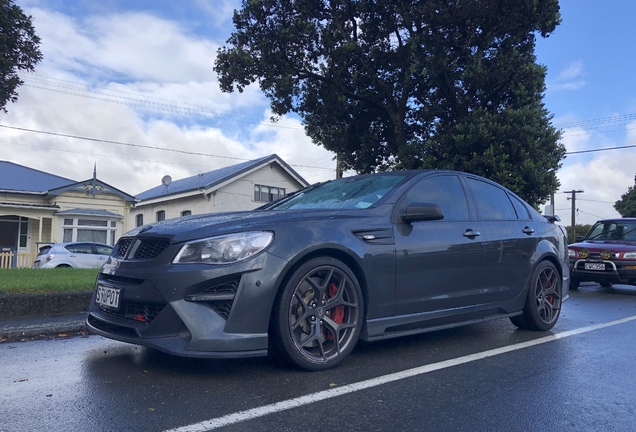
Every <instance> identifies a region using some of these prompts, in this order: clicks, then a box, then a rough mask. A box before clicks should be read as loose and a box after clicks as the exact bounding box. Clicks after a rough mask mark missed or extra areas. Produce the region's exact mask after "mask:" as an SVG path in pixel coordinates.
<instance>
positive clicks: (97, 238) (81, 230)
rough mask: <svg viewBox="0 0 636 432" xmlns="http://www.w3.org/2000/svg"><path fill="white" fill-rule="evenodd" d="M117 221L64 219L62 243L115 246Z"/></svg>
mask: <svg viewBox="0 0 636 432" xmlns="http://www.w3.org/2000/svg"><path fill="white" fill-rule="evenodd" d="M116 235H117V221H116V220H108V219H82V218H76V219H64V224H63V226H62V241H63V242H65V243H66V242H98V243H105V244H109V245H114V244H115V237H116Z"/></svg>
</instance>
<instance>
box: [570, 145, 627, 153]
mask: <svg viewBox="0 0 636 432" xmlns="http://www.w3.org/2000/svg"><path fill="white" fill-rule="evenodd" d="M634 147H636V144H631V145H626V146H616V147H604V148H600V149H592V150H579V151H572V152H565V154H566V155H573V154H581V153H595V152H601V151H608V150H621V149H626V148H634Z"/></svg>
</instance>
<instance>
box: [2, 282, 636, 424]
mask: <svg viewBox="0 0 636 432" xmlns="http://www.w3.org/2000/svg"><path fill="white" fill-rule="evenodd" d="M630 317H631V318H632V319H629V318H630ZM635 317H636V288H634V287H626V286H623V287H615V288H613V289H604V288H601V287H600V286H598V285H583V286H581V288H580V290H579V291H578V292H573V293H572V295H571V298H570V300H568V301H567V302H566V303H565V304H564V308H563V312H562V315H561V318H560V320H559V323H558V324H557V326H556V327H555V329H554V331H553V332H551V333H547V334H546V333H535V332H528V331H520V330H516V329H515V327H514V326H513V325H512V324H511V323H510V322H509V321H508V320H498V321H492V322H488V323H482V324H477V325H472V326H467V327H462V328H458V329H452V330H446V331H439V332H434V333H427V334H423V335H419V336H413V337H407V338H400V339H394V340H389V341H383V342H378V343H373V344H360V345H359V346H358V347H357V348H356V350H355V351H354V353H353V355H352V356H351V357H350V358H349V359H348V360H347V361H345V362H344V364H342V365H341V366H340V367H338V368H336V369H334V370H330V371H325V372H318V373H307V372H299V371H296V370H291V369H288V368H286V367H284V366H281V365H279V364H278V363H277V362H275V361H272V360H270V359H267V358H261V359H248V360H232V361H212V360H193V359H184V358H179V357H172V356H169V355H166V354H162V353H159V352H157V351H154V350H150V349H146V348H142V347H137V346H134V345H127V344H123V343H119V342H114V341H110V340H107V339H104V338H101V337H99V336H90V337H74V338H70V339H58V340H45V341H31V342H16V343H8V344H6V343H5V344H0V431H35V430H42V431H44V430H46V431H164V430H171V429H175V428H180V427H184V426H188V425H193V424H194V425H195V427H193V428H190V429H187V428H186V429H184V430H206V429H205V428H203V429H201V427H203V426H209V425H211V424H212V423H205V424H203V426H202V425H201V424H200V423H201V422H206V421H209V420H213V419H218V418H219V417H223V416H227V415H231V414H234V413H238V412H241V411H245V410H252V409H255V411H252V412H251V413H252V415H253V416H254V418H251V419H244V418H242V417H241V416H240V415H239V416H238V417H232V418H231V420H232V421H235V422H234V423H231V424H229V425H226V426H223V427H221V428H219V429H218V430H222V431H274V430H276V431H300V432H304V431H333V432H335V431H365V432H370V431H394V430H396V431H397V430H399V431H449V430H456V431H504V430H505V431H538V430H541V431H630V432H631V431H635V430H636V367H635V365H636V319H633V318H635ZM622 318H628V319H627V320H624V321H623V322H615V321H616V320H619V319H622ZM603 323H609V325H607V326H604V327H603V326H601V327H599V326H597V327H594V326H595V325H599V324H603ZM550 334H555V335H560V336H562V337H561V338H546V336H548V335H550ZM528 341H534V342H540V343H537V344H536V345H533V346H527V347H525V348H522V349H516V348H515V347H512V346H513V345H514V344H519V343H523V342H528ZM510 347H512V348H510ZM498 348H504V349H503V350H501V351H502V352H499V351H494V352H493V351H491V350H495V349H498ZM482 352H485V354H484V358H481V359H474V358H472V357H466V356H470V355H473V354H476V353H482ZM440 362H445V363H440ZM426 365H429V369H431V370H430V371H429V370H428V369H425V368H424V369H418V370H416V371H415V372H413V376H410V377H406V378H403V379H400V380H395V381H391V377H388V378H387V374H392V373H395V372H400V371H406V370H410V369H412V368H418V367H422V366H426ZM378 378H379V379H380V380H385V381H386V382H384V383H383V382H382V381H371V382H369V381H366V382H367V384H368V385H369V387H368V388H366V389H363V390H359V391H353V390H352V389H351V388H350V387H347V385H349V384H354V383H360V382H365V380H373V379H378ZM330 389H331V390H332V392H333V393H334V394H332V395H330V396H331V397H329V398H326V399H321V400H318V399H319V396H320V395H321V394H320V393H318V392H322V391H324V390H330ZM344 391H351V392H350V393H347V394H340V392H344ZM317 393H318V395H316V394H317ZM302 396H308V401H309V402H310V403H306V404H303V400H293V401H292V402H290V403H287V404H286V405H284V406H283V407H281V408H284V409H283V410H281V411H278V412H272V411H275V409H272V404H274V403H278V402H281V401H285V400H289V399H294V398H299V397H302ZM305 402H307V401H305ZM291 405H294V407H290V406H291ZM197 425H198V426H197ZM197 427H199V429H197Z"/></svg>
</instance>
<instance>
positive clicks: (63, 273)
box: [0, 267, 99, 294]
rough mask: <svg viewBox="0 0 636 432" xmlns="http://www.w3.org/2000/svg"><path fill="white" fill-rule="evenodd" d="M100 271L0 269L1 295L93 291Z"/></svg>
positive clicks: (68, 268) (67, 268)
mask: <svg viewBox="0 0 636 432" xmlns="http://www.w3.org/2000/svg"><path fill="white" fill-rule="evenodd" d="M97 273H99V269H96V268H95V269H75V268H70V267H66V268H54V269H30V268H21V269H0V294H46V293H59V292H77V291H91V290H92V289H93V285H94V284H95V278H96V277H97Z"/></svg>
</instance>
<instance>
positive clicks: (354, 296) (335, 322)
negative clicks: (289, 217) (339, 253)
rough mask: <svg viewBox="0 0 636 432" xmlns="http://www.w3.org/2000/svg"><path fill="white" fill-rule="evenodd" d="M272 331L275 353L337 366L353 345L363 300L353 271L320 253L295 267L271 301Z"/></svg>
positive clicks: (308, 366)
mask: <svg viewBox="0 0 636 432" xmlns="http://www.w3.org/2000/svg"><path fill="white" fill-rule="evenodd" d="M273 313H274V316H273V320H272V328H271V333H270V335H271V337H272V338H273V339H272V343H273V345H274V348H275V350H276V352H277V354H278V355H279V356H280V357H282V358H283V360H285V361H287V362H288V363H290V364H292V365H295V366H297V367H300V368H302V369H305V370H310V371H316V370H324V369H328V368H331V367H334V366H336V365H337V364H338V363H340V362H341V361H342V360H344V359H345V358H346V357H347V356H348V355H349V354H350V353H351V351H352V350H353V348H354V346H355V345H356V342H357V341H358V338H359V336H360V331H361V329H362V321H363V317H364V301H363V298H362V291H361V289H360V285H359V284H358V281H357V279H356V277H355V275H354V274H353V272H352V271H351V270H350V269H349V268H348V267H347V266H346V265H345V264H344V263H342V262H341V261H339V260H337V259H334V258H329V257H321V258H315V259H312V260H310V261H308V262H306V263H305V264H303V265H302V266H300V268H298V269H297V270H296V271H295V272H294V273H293V275H292V276H291V278H290V279H289V280H288V281H287V283H286V284H285V287H284V288H283V291H282V292H281V293H280V294H279V296H278V298H277V300H276V303H275V305H274V311H273Z"/></svg>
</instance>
